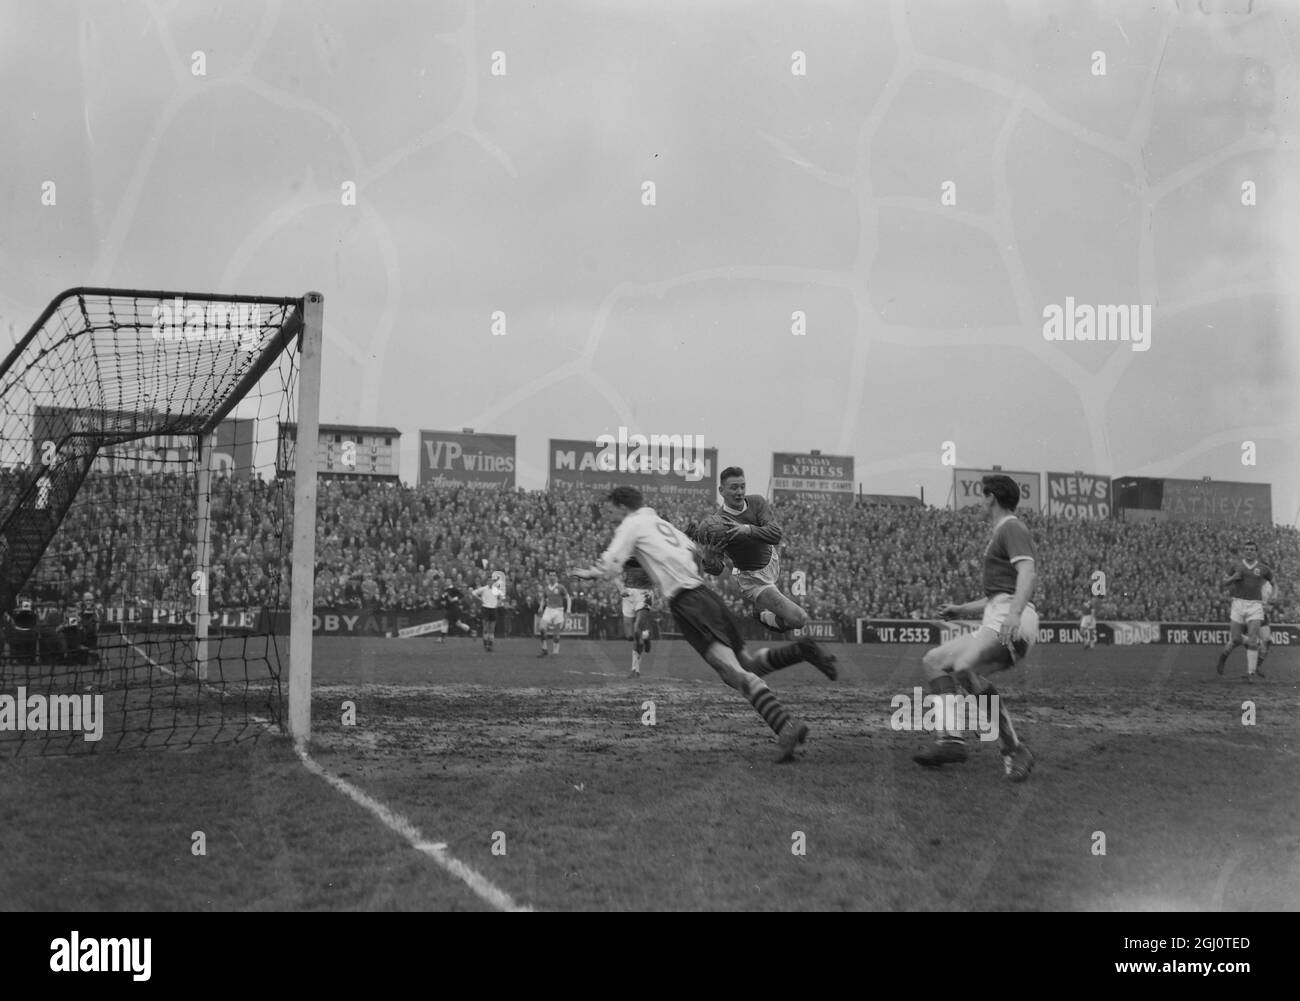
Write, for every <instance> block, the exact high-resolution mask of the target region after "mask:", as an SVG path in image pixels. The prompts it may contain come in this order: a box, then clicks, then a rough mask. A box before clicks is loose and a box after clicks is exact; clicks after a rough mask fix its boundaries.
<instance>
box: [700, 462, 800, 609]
mask: <svg viewBox="0 0 1300 1001" xmlns="http://www.w3.org/2000/svg"><path fill="white" fill-rule="evenodd" d="M718 481H719V487H718V492H719V493H720V494H722V504H721V506H720V507H719V508H718V509H717V511H716V512H714V513H713V514H712V515H710V516H709V517H708V518H706V519H705V520H704V521H703V522H701V523H699V524H698V525H697V524H693V523H692V524H688V525H687V526H686V534H687V535H688V536H690V537H691V538H692V539H693V540H695V541H696V542H699V543H701V544H703V545H705V546H706V547H714V548H716V549H717V550H718V551H720V552H721V554H722V555H724V556H725V557H726V558H727V559H729V560H731V562H732V565H733V566H734V567H735V568H736V581H737V583H738V584H739V585H740V594H741V597H743V598H744V599H745V601H747V602H748V603H749V604H750V605H751V606H753V609H754V618H755V619H757V620H758V621H759V622H761V623H762V624H763V625H765V626H767V628H768V629H771V630H773V631H774V632H778V633H784V632H789V631H790V630H791V629H799V628H802V627H803V626H806V625H807V624H808V613H807V612H805V611H804V610H803V609H802V608H800V607H799V606H798V605H796V604H795V603H794V602H793V601H791V600H790V599H789V598H787V597H786V596H785V595H784V594H782V593H781V591H780V589H779V588H778V587H777V584H776V582H777V580H778V579H779V577H780V573H781V561H780V557H779V556H778V554H777V546H778V545H780V543H781V537H782V536H781V526H780V525H779V524H777V522H776V519H775V518H774V517H773V515H772V508H771V507H770V506H769V505H768V503H767V498H766V497H763V496H762V495H761V494H746V493H745V471H744V470H743V469H741V468H740V467H739V466H728V467H727V468H726V469H724V470H723V471H722V475H721V476H720V477H718ZM719 521H720V522H721V523H722V526H723V533H722V534H721V536H719V537H714V530H713V528H712V527H711V526H712V524H714V523H717V522H719ZM705 571H706V572H707V573H713V572H714V567H712V566H709V565H707V564H706V565H705ZM717 572H718V573H721V572H722V571H721V570H718V571H717Z"/></svg>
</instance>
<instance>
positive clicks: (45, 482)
mask: <svg viewBox="0 0 1300 1001" xmlns="http://www.w3.org/2000/svg"><path fill="white" fill-rule="evenodd" d="M301 325H302V300H301V299H274V298H258V297H223V296H215V295H196V294H192V293H162V292H134V291H120V290H93V289H78V290H75V291H73V292H69V293H66V294H65V295H63V296H62V297H60V298H59V299H57V300H56V301H55V302H54V303H52V304H51V305H50V307H49V308H48V309H47V310H46V311H45V313H44V314H43V315H42V317H41V319H40V320H38V321H37V323H36V324H35V325H34V326H33V327H32V330H31V331H30V332H29V333H28V335H27V336H26V337H25V338H24V339H23V340H22V341H20V342H19V343H18V344H17V345H16V346H15V348H14V350H13V351H12V352H11V354H10V356H9V358H8V359H7V360H6V361H5V362H4V365H3V367H2V368H0V432H2V438H0V449H3V451H2V452H0V609H2V610H4V653H3V656H2V657H0V754H6V753H12V754H26V753H85V752H92V751H96V750H107V749H122V748H129V747H151V746H170V747H183V746H189V745H192V744H195V743H209V742H215V741H235V740H245V739H253V738H256V737H258V736H260V735H262V734H264V733H266V732H268V731H269V729H270V728H271V727H274V726H275V725H276V724H278V723H279V722H280V721H281V719H282V717H283V693H282V689H281V675H282V670H281V669H282V665H283V664H284V663H285V662H287V642H286V638H285V637H280V638H279V639H277V632H278V631H279V627H280V624H281V623H282V621H283V616H282V614H281V613H280V611H279V610H280V609H284V608H287V607H288V603H289V602H288V598H289V556H290V543H291V539H292V528H291V521H290V518H291V514H292V489H291V488H290V486H288V485H286V481H285V480H284V479H277V478H276V475H275V468H276V463H275V459H276V456H275V450H276V439H277V428H278V426H279V424H280V423H281V422H283V421H292V420H295V419H296V414H295V413H294V401H295V399H296V395H297V394H296V376H297V371H298V345H297V335H298V332H299V331H300V330H301ZM291 482H292V481H289V483H291ZM204 545H206V546H207V547H208V549H207V556H206V558H205V557H204V549H203V547H204ZM205 631H206V634H207V638H206V639H203V638H202V634H203V633H204V632H205Z"/></svg>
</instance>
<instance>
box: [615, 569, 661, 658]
mask: <svg viewBox="0 0 1300 1001" xmlns="http://www.w3.org/2000/svg"><path fill="white" fill-rule="evenodd" d="M654 586H655V584H654V581H652V580H651V579H650V575H649V574H648V573H646V572H645V568H644V567H642V566H641V564H640V563H638V562H637V559H636V557H635V556H633V557H632V558H631V559H630V560H628V561H627V562H626V563H624V564H623V593H622V597H623V638H624V639H627V640H631V641H632V677H634V678H639V677H640V676H641V655H642V654H643V653H649V652H650V606H651V604H652V602H653V601H654Z"/></svg>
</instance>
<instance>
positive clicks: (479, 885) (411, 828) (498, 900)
mask: <svg viewBox="0 0 1300 1001" xmlns="http://www.w3.org/2000/svg"><path fill="white" fill-rule="evenodd" d="M253 718H254V719H256V720H257V721H258V722H259V723H261V724H262V725H264V726H266V727H267V728H270V726H271V723H270V721H269V720H266V719H262V718H260V717H253ZM294 752H295V753H296V754H297V755H298V760H299V761H301V762H302V764H303V767H304V768H306V769H307V771H309V772H311V773H312V774H313V775H315V776H317V777H318V778H321V779H324V780H325V781H326V782H328V783H329V784H330V785H332V786H333V787H334V788H335V789H337V790H338V791H339V792H341V793H343V795H345V796H347V797H348V798H349V799H350V800H352V802H354V803H356V804H357V805H358V806H361V807H364V808H365V809H367V810H369V811H370V812H371V813H373V814H374V815H375V816H376V817H378V818H379V821H380V823H382V824H383V825H384V826H385V827H387V828H388V829H389V830H390V831H392V832H393V833H395V834H397V835H399V836H400V837H402V838H403V839H405V841H406V842H407V844H409V845H410V846H411V847H412V848H414V849H415V850H416V851H418V852H423V853H424V854H425V855H428V856H429V857H430V858H431V859H433V860H434V861H435V862H437V863H438V865H440V866H442V868H443V869H445V870H446V871H447V872H449V873H451V874H452V875H453V876H455V877H456V878H457V879H459V880H461V881H462V882H463V883H465V884H466V885H467V886H468V887H469V888H470V889H471V890H473V891H474V894H475V895H476V896H477V897H478V898H479V899H480V900H482V901H484V902H485V903H487V904H489V905H490V906H492V907H494V908H496V909H497V910H498V911H532V908H531V907H529V906H527V905H526V904H518V903H516V902H515V900H514V898H513V897H511V896H510V894H508V893H506V891H505V890H503V889H501V888H500V887H499V886H497V885H496V884H494V883H492V882H491V881H489V880H488V879H487V877H485V876H484V875H482V874H481V873H480V872H478V871H477V870H475V869H472V868H470V867H469V866H467V865H466V864H465V863H464V862H462V861H461V860H460V859H458V858H456V857H455V856H453V855H452V854H451V853H450V852H448V851H447V846H446V845H445V844H443V843H442V842H440V841H430V840H429V839H428V838H426V837H425V836H424V834H423V833H421V831H420V829H419V828H418V827H416V826H415V825H414V824H412V823H411V822H410V821H409V820H407V819H406V818H405V817H403V816H402V815H401V814H400V813H395V812H394V811H392V810H390V809H389V808H388V807H386V806H385V805H384V804H383V803H381V802H379V800H377V799H375V798H374V797H372V796H370V795H368V794H366V793H364V792H362V791H361V790H360V789H358V788H357V787H356V786H354V785H353V784H352V783H350V782H346V781H344V780H343V779H341V778H339V777H338V776H337V775H335V774H334V773H333V772H331V771H329V770H328V769H326V768H324V767H323V766H322V765H320V764H319V763H318V762H317V761H316V759H315V758H313V757H312V756H311V755H310V754H308V753H307V749H306V748H305V747H303V746H302V745H301V744H297V743H295V745H294Z"/></svg>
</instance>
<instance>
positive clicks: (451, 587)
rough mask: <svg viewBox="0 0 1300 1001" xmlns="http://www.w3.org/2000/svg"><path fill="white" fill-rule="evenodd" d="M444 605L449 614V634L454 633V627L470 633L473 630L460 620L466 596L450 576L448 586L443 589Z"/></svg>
mask: <svg viewBox="0 0 1300 1001" xmlns="http://www.w3.org/2000/svg"><path fill="white" fill-rule="evenodd" d="M442 607H443V610H444V613H445V614H446V616H447V635H454V634H453V633H452V630H453V629H455V630H458V632H459V633H461V634H465V635H468V634H469V633H470V631H471V630H470V628H469V626H468V625H466V624H465V623H464V622H461V621H460V615H461V612H462V611H463V610H464V607H465V596H464V595H463V594H461V592H460V588H458V587H457V586H456V584H455V582H454V581H452V580H451V579H450V578H448V580H447V586H446V587H444V588H443V589H442ZM439 642H441V639H439Z"/></svg>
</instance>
